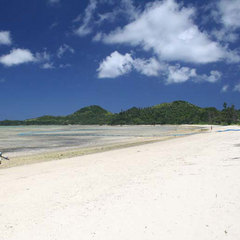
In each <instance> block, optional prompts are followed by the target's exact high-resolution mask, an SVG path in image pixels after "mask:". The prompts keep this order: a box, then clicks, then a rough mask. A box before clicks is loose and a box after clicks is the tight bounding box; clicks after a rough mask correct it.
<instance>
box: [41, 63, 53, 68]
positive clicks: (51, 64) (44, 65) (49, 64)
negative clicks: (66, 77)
mask: <svg viewBox="0 0 240 240" xmlns="http://www.w3.org/2000/svg"><path fill="white" fill-rule="evenodd" d="M41 68H42V69H54V68H55V67H54V64H53V63H52V62H47V63H44V64H43V65H42V66H41Z"/></svg>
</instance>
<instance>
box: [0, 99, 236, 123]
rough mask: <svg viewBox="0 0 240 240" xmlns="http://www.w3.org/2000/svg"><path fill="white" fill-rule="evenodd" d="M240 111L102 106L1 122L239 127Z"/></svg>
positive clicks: (176, 104)
mask: <svg viewBox="0 0 240 240" xmlns="http://www.w3.org/2000/svg"><path fill="white" fill-rule="evenodd" d="M239 123H240V110H236V109H235V107H234V105H232V106H227V104H226V103H224V104H223V109H222V110H218V109H216V108H214V107H208V108H201V107H198V106H196V105H193V104H191V103H188V102H185V101H174V102H172V103H162V104H159V105H155V106H152V107H146V108H137V107H133V108H130V109H128V110H126V111H121V112H120V113H115V114H113V113H111V112H109V111H107V110H105V109H103V108H101V107H99V106H96V105H94V106H89V107H84V108H82V109H80V110H78V111H76V112H75V113H73V114H70V115H67V116H42V117H39V118H34V119H27V120H24V121H17V120H16V121H10V120H5V121H0V125H2V126H9V125H68V124H82V125H94V124H96V125H103V124H107V125H127V124H128V125H133V124H135V125H138V124H239Z"/></svg>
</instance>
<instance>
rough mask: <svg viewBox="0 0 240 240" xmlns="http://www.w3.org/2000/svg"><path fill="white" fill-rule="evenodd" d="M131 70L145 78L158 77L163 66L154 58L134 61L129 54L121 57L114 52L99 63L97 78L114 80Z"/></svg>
mask: <svg viewBox="0 0 240 240" xmlns="http://www.w3.org/2000/svg"><path fill="white" fill-rule="evenodd" d="M132 70H135V71H137V72H139V73H141V74H143V75H146V76H158V75H159V72H160V71H161V70H163V66H162V65H161V64H160V63H159V62H158V61H157V60H156V59H155V58H150V59H140V58H135V59H134V58H133V57H132V56H131V54H129V53H126V54H125V55H123V54H120V53H119V52H117V51H115V52H113V53H112V54H111V55H110V56H108V57H106V59H104V60H103V61H102V62H101V63H100V66H99V68H98V70H97V71H98V77H99V78H116V77H118V76H121V75H124V74H126V73H129V72H131V71H132Z"/></svg>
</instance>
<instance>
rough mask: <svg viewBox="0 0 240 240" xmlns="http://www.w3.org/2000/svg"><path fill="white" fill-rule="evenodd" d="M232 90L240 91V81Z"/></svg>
mask: <svg viewBox="0 0 240 240" xmlns="http://www.w3.org/2000/svg"><path fill="white" fill-rule="evenodd" d="M233 90H234V91H236V92H240V83H238V84H236V85H235V86H234V89H233Z"/></svg>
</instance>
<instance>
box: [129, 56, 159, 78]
mask: <svg viewBox="0 0 240 240" xmlns="http://www.w3.org/2000/svg"><path fill="white" fill-rule="evenodd" d="M133 67H134V68H135V70H137V71H138V72H140V73H141V74H144V75H146V76H158V75H159V71H160V70H162V69H163V66H161V64H160V63H159V62H158V61H157V60H156V59H155V58H150V59H147V60H146V59H140V58H137V59H135V60H134V61H133Z"/></svg>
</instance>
